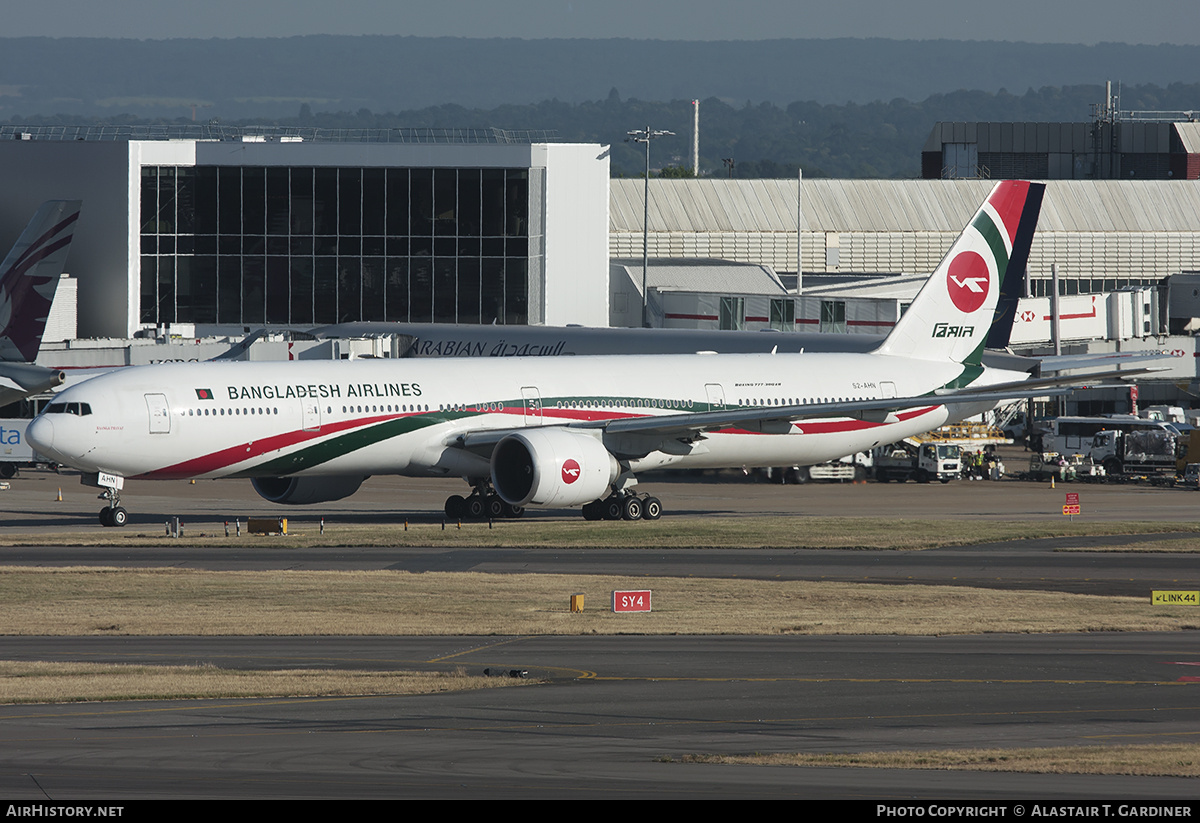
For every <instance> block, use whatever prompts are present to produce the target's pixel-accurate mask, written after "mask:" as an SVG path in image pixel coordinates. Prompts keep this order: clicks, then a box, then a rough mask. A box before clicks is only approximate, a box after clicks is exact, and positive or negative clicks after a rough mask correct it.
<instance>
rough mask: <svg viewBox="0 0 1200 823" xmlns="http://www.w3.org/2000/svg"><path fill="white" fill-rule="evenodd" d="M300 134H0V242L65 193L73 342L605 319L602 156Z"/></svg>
mask: <svg viewBox="0 0 1200 823" xmlns="http://www.w3.org/2000/svg"><path fill="white" fill-rule="evenodd" d="M310 131H311V130H310ZM315 137H316V135H307V136H306V135H300V134H289V133H285V132H279V131H272V130H262V131H258V132H250V131H241V132H238V133H222V134H220V135H215V136H203V135H201V136H196V137H190V138H188V137H179V136H176V135H174V134H172V133H170V132H164V133H162V134H160V135H156V134H152V133H149V132H145V133H133V132H126V133H117V134H108V133H105V132H103V131H101V130H95V131H87V130H78V131H70V130H67V131H64V130H61V129H58V130H54V131H51V130H44V131H36V130H26V129H20V128H18V129H12V128H9V129H7V130H6V131H5V132H2V133H0V180H3V181H4V189H5V197H4V198H3V202H2V203H0V235H3V236H0V244H3V243H4V242H5V241H6V240H10V238H9V237H8V235H10V234H11V239H15V237H16V235H17V234H18V233H19V232H20V229H21V227H23V225H24V223H25V222H26V221H27V220H28V219H29V216H30V215H31V214H32V213H33V212H34V210H35V209H36V208H37V207H38V206H39V205H40V204H41V203H42V202H43V201H45V200H51V199H64V198H71V199H74V198H78V199H81V200H83V204H84V205H83V213H82V217H81V220H80V223H79V228H78V231H77V233H76V237H75V241H74V245H73V247H72V250H71V257H70V269H71V272H72V274H74V275H75V277H76V278H77V279H78V283H79V315H78V316H79V334H80V335H81V336H86V337H131V336H132V335H133V334H135V333H136V332H137V331H139V330H140V329H144V328H147V327H165V326H173V325H184V324H186V325H193V326H195V327H196V328H197V329H205V328H227V329H235V328H245V327H261V326H264V325H293V326H306V325H307V326H312V325H320V324H325V323H338V322H350V321H357V320H380V321H404V322H448V323H501V324H505V323H547V324H565V323H582V324H589V325H606V324H607V323H608V311H607V306H608V300H607V290H608V289H607V277H608V261H607V243H608V176H609V164H608V155H607V152H606V151H604V147H602V146H598V145H578V144H565V143H538V142H533V141H532V140H528V139H526V140H523V139H522V138H521V136H516V137H513V136H511V135H508V134H505V133H499V134H497V133H495V132H487V133H485V134H484V135H483V137H484V139H479V136H478V135H476V136H473V140H474V142H469V141H468V140H467V139H466V138H464V137H462V136H457V135H453V134H452V135H444V134H443V135H435V136H433V140H434V141H433V142H426V141H425V140H424V139H417V138H412V139H405V138H408V137H410V136H408V135H403V134H397V135H389V137H393V138H395V139H390V140H388V141H387V142H383V141H379V140H371V139H370V135H354V138H355V139H339V137H340V136H339V135H324V136H322V137H321V139H315ZM156 138H162V139H156ZM364 138H365V139H364ZM456 138H457V142H452V141H453V140H455V139H456ZM10 242H11V241H10Z"/></svg>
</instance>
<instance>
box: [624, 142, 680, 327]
mask: <svg viewBox="0 0 1200 823" xmlns="http://www.w3.org/2000/svg"><path fill="white" fill-rule="evenodd" d="M625 134H627V135H628V136H627V137H626V138H625V142H626V143H645V144H646V177H645V181H644V183H645V184H644V186H643V194H642V328H644V329H648V328H650V313H649V302H648V301H649V299H650V293H649V292H648V291H647V284H646V281H647V279H648V278H647V274H648V273H649V271H650V141H651V140H653V139H654V138H656V137H668V136H670V137H674V136H675V132H673V131H663V130H661V129H651V128H650V127H649V126H646V128H644V129H639V130H637V131H628V132H625Z"/></svg>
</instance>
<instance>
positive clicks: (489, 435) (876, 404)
mask: <svg viewBox="0 0 1200 823" xmlns="http://www.w3.org/2000/svg"><path fill="white" fill-rule="evenodd" d="M1066 391H1068V390H1067V389H1062V390H1054V389H1049V390H1048V389H1046V388H1031V389H1027V390H1025V391H1018V390H1015V389H1013V388H1011V387H1009V388H1007V389H1006V390H1004V391H1001V392H993V391H982V390H980V391H961V392H950V393H948V394H938V395H925V396H923V397H900V398H896V397H892V398H887V399H883V400H856V401H849V400H848V401H845V402H840V403H808V404H801V405H792V406H756V407H752V408H733V409H721V410H718V411H706V412H686V413H682V414H663V415H639V416H636V417H622V418H618V419H615V420H587V421H579V422H568V423H563V424H561V425H562V426H563V427H564V428H571V429H593V430H594V429H600V430H602V431H603V432H604V433H606V434H614V435H616V434H643V435H654V436H656V437H665V438H685V437H694V436H697V435H701V434H703V433H704V432H709V431H717V430H719V429H725V428H730V427H737V428H742V429H747V428H748V429H751V430H754V431H762V432H764V433H768V434H770V433H778V434H784V433H786V432H787V431H788V430H789V429H790V427H791V424H792V423H793V422H796V421H801V420H806V419H813V418H828V417H854V418H858V419H860V420H868V421H873V422H880V423H882V422H885V421H886V420H887V419H888V416H889V415H890V414H893V413H894V412H898V411H903V410H905V409H914V408H923V407H928V408H934V407H937V406H944V405H946V404H948V403H995V402H997V401H998V400H1000V399H1006V400H1009V399H1011V400H1019V399H1023V398H1027V397H1046V396H1047V395H1052V394H1063V393H1065V392H1066ZM553 425H554V424H553V423H547V424H546V426H547V427H548V426H553ZM520 431H528V428H527V427H513V428H511V429H490V430H484V431H478V432H466V433H461V434H459V435H457V436H456V437H455V438H454V439H453V441H452V442H451V443H448V444H447V445H457V446H461V447H463V448H466V449H469V450H471V451H476V452H483V453H486V452H488V451H489V450H490V449H491V447H492V446H494V445H495V444H496V443H499V442H500V441H501V440H503V439H504V438H505V437H507V436H508V435H510V434H513V433H515V432H520Z"/></svg>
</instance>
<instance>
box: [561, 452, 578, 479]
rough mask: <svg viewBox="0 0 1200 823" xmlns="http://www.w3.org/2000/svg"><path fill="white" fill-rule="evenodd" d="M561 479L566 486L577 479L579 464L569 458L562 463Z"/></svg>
mask: <svg viewBox="0 0 1200 823" xmlns="http://www.w3.org/2000/svg"><path fill="white" fill-rule="evenodd" d="M562 479H563V482H564V483H566V484H567V485H570V484H571V483H574V482H575V481H576V480H578V479H579V463H578V462H577V461H575V460H573V459H571V458H570V457H568V458H567V459H566V460H564V461H563V467H562Z"/></svg>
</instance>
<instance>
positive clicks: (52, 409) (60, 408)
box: [46, 403, 92, 417]
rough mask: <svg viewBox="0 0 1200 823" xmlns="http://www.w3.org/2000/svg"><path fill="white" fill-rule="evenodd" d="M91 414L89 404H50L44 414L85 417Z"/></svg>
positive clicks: (90, 405)
mask: <svg viewBox="0 0 1200 823" xmlns="http://www.w3.org/2000/svg"><path fill="white" fill-rule="evenodd" d="M91 413H92V404H91V403H51V404H50V405H49V406H47V407H46V414H73V415H76V416H77V417H85V416H87V415H89V414H91Z"/></svg>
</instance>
